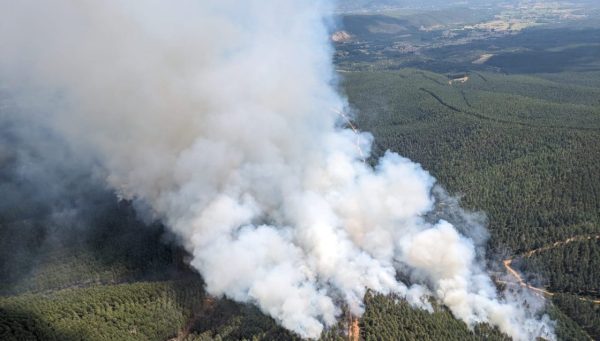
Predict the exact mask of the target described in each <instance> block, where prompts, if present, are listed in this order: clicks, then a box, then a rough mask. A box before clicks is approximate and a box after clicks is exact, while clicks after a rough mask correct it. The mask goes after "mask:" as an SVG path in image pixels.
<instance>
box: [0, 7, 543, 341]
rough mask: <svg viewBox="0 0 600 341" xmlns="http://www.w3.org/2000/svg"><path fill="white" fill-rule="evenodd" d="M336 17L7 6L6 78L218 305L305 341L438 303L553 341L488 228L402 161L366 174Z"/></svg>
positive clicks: (295, 10) (28, 116) (472, 319)
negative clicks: (378, 302) (370, 313)
mask: <svg viewBox="0 0 600 341" xmlns="http://www.w3.org/2000/svg"><path fill="white" fill-rule="evenodd" d="M331 10H332V8H331V4H329V3H328V2H326V1H316V0H286V1H263V0H253V1H243V2H240V1H233V0H207V1H191V0H182V1H177V2H167V1H160V0H153V1H145V2H143V3H141V2H136V1H116V0H114V1H113V0H108V1H103V2H97V1H71V0H54V1H47V2H44V3H40V2H38V1H30V0H23V1H18V2H15V1H0V13H2V14H1V15H0V22H1V24H0V25H2V28H1V29H0V44H1V46H2V51H3V53H2V55H0V75H1V76H2V78H1V79H2V82H3V85H4V86H5V87H6V88H7V89H8V91H9V92H10V93H11V96H12V97H13V98H14V99H15V101H16V102H17V103H16V105H17V106H19V107H21V108H22V110H21V111H20V117H19V120H20V121H21V122H25V123H24V124H25V125H27V124H29V123H30V122H35V123H36V125H41V126H43V127H44V129H48V130H49V131H52V133H53V134H57V135H59V136H61V137H62V139H64V140H65V141H67V143H68V144H69V146H70V148H72V149H73V150H74V153H75V154H76V155H78V154H80V155H85V156H86V159H87V158H88V157H89V158H91V159H92V160H94V164H99V165H100V169H99V170H96V172H97V174H104V175H105V181H106V183H107V184H108V185H109V186H110V187H111V188H113V189H114V190H115V191H116V192H117V193H118V194H119V195H120V196H122V197H124V198H127V199H131V200H134V201H136V203H137V204H138V206H140V207H147V210H146V211H147V214H150V215H152V217H153V218H158V219H161V220H162V221H163V222H164V223H165V224H166V226H168V227H169V228H170V229H171V230H172V231H173V232H174V233H175V234H176V235H177V236H178V237H179V239H180V242H181V243H182V245H184V247H185V248H186V249H187V250H188V251H189V252H190V253H191V254H192V255H193V259H192V262H191V264H192V266H193V267H194V268H195V269H197V270H198V271H199V272H200V273H201V274H202V276H203V278H204V279H205V281H206V286H207V290H208V292H210V293H211V294H213V295H225V296H227V297H230V298H232V299H234V300H236V301H239V302H250V303H253V304H256V305H257V306H258V307H259V308H260V309H261V310H262V311H263V312H265V313H266V314H269V315H270V316H272V317H273V318H275V319H276V320H277V321H278V322H279V323H281V324H282V325H283V326H284V327H286V328H288V329H290V330H293V331H295V332H297V333H298V334H299V335H301V336H303V337H307V338H315V337H318V336H319V335H320V333H321V332H322V331H323V329H324V328H326V327H328V326H332V325H333V324H334V323H336V319H337V317H339V315H340V314H341V308H342V306H347V307H348V309H350V311H351V312H352V313H353V314H356V315H360V314H361V313H362V312H363V304H362V299H363V297H364V295H365V292H366V290H367V289H371V290H373V291H376V292H379V293H384V294H387V293H394V294H398V295H401V296H403V297H405V298H406V299H407V300H408V301H409V302H410V303H411V304H413V305H415V306H418V307H421V308H423V309H430V306H429V303H428V297H429V296H433V297H435V298H437V299H439V300H440V301H441V302H443V303H444V304H445V305H447V306H448V307H449V308H450V310H451V311H452V313H453V314H454V315H455V316H456V317H458V318H460V319H462V320H464V321H465V322H467V323H468V324H470V325H474V324H476V323H478V322H489V323H491V324H493V325H495V326H498V327H499V328H500V329H501V330H502V331H504V332H506V333H507V334H509V335H510V336H512V337H513V338H515V339H519V340H529V339H533V338H535V337H536V336H544V337H546V338H549V339H552V338H553V335H552V327H551V323H549V322H548V321H547V320H546V318H545V317H544V318H541V317H536V313H535V309H536V308H539V307H536V304H535V303H536V302H535V301H536V299H535V298H529V300H528V304H527V305H525V304H524V303H523V302H522V297H511V296H510V295H508V294H506V295H499V294H498V293H497V290H496V288H495V286H494V285H493V283H492V281H491V279H490V277H489V275H488V274H487V272H486V269H485V266H484V264H483V261H482V260H483V255H482V248H481V245H483V243H484V241H483V240H482V237H481V236H482V233H481V226H478V225H477V223H476V221H475V220H473V219H471V218H469V217H468V216H466V215H464V214H462V213H461V212H460V211H459V212H458V213H456V212H455V213H454V214H455V215H459V216H461V215H462V216H463V218H461V219H454V220H455V221H454V220H453V222H454V223H458V222H460V223H461V224H463V225H461V226H454V225H452V224H451V223H450V222H448V221H445V220H438V219H432V217H435V214H434V213H433V212H432V210H433V209H434V207H435V200H434V195H433V193H432V189H433V187H434V184H435V179H433V178H432V177H431V176H430V175H429V174H428V173H427V172H426V171H425V170H423V169H422V168H421V167H420V166H419V165H418V164H415V163H413V162H411V161H410V160H408V159H406V158H403V157H401V156H399V155H397V154H395V153H393V152H387V153H386V154H385V155H384V156H383V157H382V158H381V159H380V160H379V161H378V163H377V165H376V166H375V167H374V168H373V167H371V166H369V165H368V164H365V163H364V162H363V161H362V159H363V156H364V155H361V153H368V152H369V149H370V143H371V136H370V135H369V134H367V133H363V134H361V135H360V136H359V138H358V142H357V137H356V135H355V133H354V132H353V131H352V130H349V129H344V128H342V127H340V125H339V115H338V114H337V113H338V112H341V111H343V110H344V109H345V101H344V99H343V98H342V97H340V95H339V94H338V93H337V92H336V91H335V87H334V84H335V77H334V73H333V70H332V64H331V47H330V46H329V43H328V36H329V35H328V33H329V29H328V25H327V23H328V22H329V17H328V13H329V12H330V11H331ZM21 135H22V138H30V139H32V140H31V143H35V144H43V143H44V139H43V138H41V137H39V136H36V135H33V134H30V133H29V132H28V131H23V132H21ZM357 143H358V148H357ZM63 162H73V163H74V164H77V162H78V160H73V159H69V160H64V161H63ZM81 166H82V167H83V166H85V164H84V165H81ZM457 210H458V209H457ZM459 231H461V232H459ZM473 231H475V232H473ZM474 236H475V237H476V238H471V237H474ZM474 240H476V242H474ZM398 274H401V275H402V276H397V275H398ZM398 277H402V278H406V279H409V280H410V283H404V282H402V281H399V280H398ZM538 303H539V304H537V305H541V304H542V302H538Z"/></svg>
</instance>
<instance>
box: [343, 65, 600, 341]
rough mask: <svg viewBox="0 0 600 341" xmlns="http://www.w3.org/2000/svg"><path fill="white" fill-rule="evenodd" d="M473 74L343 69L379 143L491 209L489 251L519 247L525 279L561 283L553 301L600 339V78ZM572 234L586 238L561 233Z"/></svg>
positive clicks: (502, 253)
mask: <svg viewBox="0 0 600 341" xmlns="http://www.w3.org/2000/svg"><path fill="white" fill-rule="evenodd" d="M596 75H597V74H596ZM466 76H467V78H466V81H465V79H462V81H461V80H458V81H452V77H450V78H449V77H447V76H446V75H441V74H435V73H431V72H425V71H421V70H414V69H405V70H401V71H398V72H347V73H344V74H343V78H344V88H345V89H346V92H347V94H348V96H349V98H350V102H351V103H352V104H353V105H354V106H355V108H356V109H357V110H356V113H357V117H356V122H357V125H358V126H359V127H360V128H361V129H363V130H367V131H371V132H373V134H374V136H375V140H376V141H377V142H376V150H377V151H378V152H379V153H382V152H383V151H384V150H386V149H388V148H389V149H392V150H395V151H398V152H400V153H401V154H403V155H405V156H407V157H409V158H411V159H413V160H416V161H418V162H420V163H421V164H422V165H423V166H424V167H425V168H426V169H428V170H430V172H431V173H432V174H433V175H434V176H435V177H436V178H437V179H438V180H439V182H440V183H441V184H442V185H443V186H444V187H446V188H447V189H448V190H449V191H450V192H451V193H453V194H455V195H457V196H459V197H460V198H461V202H462V204H463V205H464V206H466V207H469V208H471V209H473V210H481V211H484V212H485V213H486V214H487V217H488V221H489V229H490V232H491V238H490V240H489V243H488V245H489V250H490V251H489V252H490V254H491V255H492V258H491V259H498V261H497V262H496V263H498V264H499V263H500V261H499V260H500V259H502V258H503V257H504V258H512V257H517V259H516V260H515V266H516V267H517V269H518V270H520V271H523V272H525V273H527V274H528V276H529V277H528V278H527V280H528V281H529V282H530V283H531V284H535V285H537V286H541V287H545V288H547V290H549V291H551V292H553V293H556V295H555V296H553V300H554V301H556V306H557V307H558V308H559V309H561V310H562V312H563V313H564V314H565V315H567V316H570V317H571V318H572V319H573V320H574V321H576V322H578V323H579V325H580V327H581V328H583V329H584V330H585V331H586V332H587V333H589V334H590V335H593V336H594V338H597V337H598V334H597V329H596V325H595V324H594V323H593V322H591V321H597V320H598V318H599V316H600V310H599V309H598V307H599V306H598V304H594V303H590V302H591V301H594V300H598V299H599V294H598V283H600V280H599V277H598V276H600V266H599V263H598V262H600V253H599V250H600V240H599V239H597V238H596V236H598V235H600V182H599V181H598V179H600V148H598V146H599V145H600V96H599V94H600V88H599V87H598V86H597V84H596V83H594V82H593V81H591V79H592V77H591V76H590V75H589V74H585V75H584V77H583V79H581V80H579V81H577V74H573V73H567V74H548V75H537V76H527V75H514V76H508V75H501V74H493V73H479V72H472V73H469V74H467V75H466ZM586 77H587V80H586ZM574 237H575V238H582V239H584V240H577V241H574V242H571V243H564V241H568V240H569V239H570V238H574ZM536 249H540V250H539V252H534V253H533V254H531V255H528V254H527V253H528V252H530V251H532V250H536ZM494 262H495V261H490V266H491V267H494V266H497V265H498V264H494ZM562 293H564V294H565V295H559V294H562ZM568 297H579V298H581V299H567V298H568ZM559 325H560V324H559Z"/></svg>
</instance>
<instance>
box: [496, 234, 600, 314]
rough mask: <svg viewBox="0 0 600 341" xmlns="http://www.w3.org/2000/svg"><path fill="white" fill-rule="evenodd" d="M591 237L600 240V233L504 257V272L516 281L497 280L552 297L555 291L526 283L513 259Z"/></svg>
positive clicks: (585, 299)
mask: <svg viewBox="0 0 600 341" xmlns="http://www.w3.org/2000/svg"><path fill="white" fill-rule="evenodd" d="M593 239H597V240H600V235H595V236H590V235H587V236H575V237H571V238H568V239H565V240H562V241H558V242H555V243H553V244H550V245H546V246H542V247H540V248H537V249H533V250H529V251H527V252H525V253H522V254H520V255H517V256H513V257H512V258H509V259H505V260H504V261H503V262H502V263H503V265H504V268H505V269H506V272H508V273H509V274H510V275H511V276H512V277H514V279H515V281H516V282H506V281H498V282H500V283H503V284H517V285H520V286H522V287H524V288H528V289H529V290H531V291H533V292H535V293H536V294H539V295H542V296H547V297H552V296H554V295H555V293H553V292H551V291H548V290H546V289H544V288H538V287H534V286H533V285H531V284H529V283H527V282H526V281H525V280H524V279H523V277H522V276H521V274H519V272H517V271H516V270H515V269H514V268H513V267H512V266H511V265H512V262H513V260H514V259H515V258H516V257H524V258H528V257H531V256H533V255H535V254H537V253H541V252H544V251H548V250H552V249H555V248H558V247H561V246H564V245H567V244H570V243H574V242H581V241H586V240H593ZM579 299H580V300H582V301H586V302H591V303H595V304H600V300H594V299H589V298H585V297H580V298H579Z"/></svg>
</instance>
